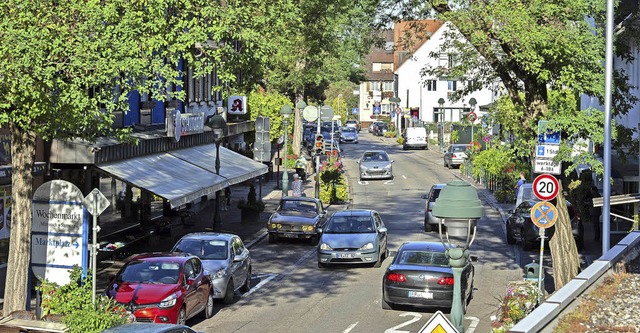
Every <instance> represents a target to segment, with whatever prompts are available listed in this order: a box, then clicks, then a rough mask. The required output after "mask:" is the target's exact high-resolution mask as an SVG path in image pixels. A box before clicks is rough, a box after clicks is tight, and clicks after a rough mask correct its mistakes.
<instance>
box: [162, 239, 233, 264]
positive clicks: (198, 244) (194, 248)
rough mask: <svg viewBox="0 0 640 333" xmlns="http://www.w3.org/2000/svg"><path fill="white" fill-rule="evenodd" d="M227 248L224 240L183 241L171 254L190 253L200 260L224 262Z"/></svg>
mask: <svg viewBox="0 0 640 333" xmlns="http://www.w3.org/2000/svg"><path fill="white" fill-rule="evenodd" d="M228 248H229V246H228V244H227V241H226V240H217V239H214V240H202V239H183V240H181V241H180V242H179V243H178V244H176V246H175V247H174V249H173V252H184V253H190V254H193V255H194V256H198V258H200V259H202V260H226V259H227V249H228Z"/></svg>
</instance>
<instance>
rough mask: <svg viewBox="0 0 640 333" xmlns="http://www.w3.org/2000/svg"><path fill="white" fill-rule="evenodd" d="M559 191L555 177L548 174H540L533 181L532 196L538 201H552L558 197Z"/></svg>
mask: <svg viewBox="0 0 640 333" xmlns="http://www.w3.org/2000/svg"><path fill="white" fill-rule="evenodd" d="M559 189H560V185H559V184H558V180H557V179H556V177H554V176H553V175H550V174H548V173H545V174H542V175H540V176H538V177H536V179H534V180H533V194H534V195H535V196H536V198H538V199H540V200H543V201H549V200H553V199H554V198H555V197H556V196H557V195H558V190H559Z"/></svg>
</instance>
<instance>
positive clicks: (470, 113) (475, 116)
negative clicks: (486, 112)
mask: <svg viewBox="0 0 640 333" xmlns="http://www.w3.org/2000/svg"><path fill="white" fill-rule="evenodd" d="M467 117H468V118H469V121H470V122H474V121H476V119H478V115H477V114H476V113H475V112H469V114H468V115H467Z"/></svg>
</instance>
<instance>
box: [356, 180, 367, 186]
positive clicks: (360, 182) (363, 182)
mask: <svg viewBox="0 0 640 333" xmlns="http://www.w3.org/2000/svg"><path fill="white" fill-rule="evenodd" d="M358 184H360V185H369V182H368V181H366V180H365V181H362V180H359V181H358Z"/></svg>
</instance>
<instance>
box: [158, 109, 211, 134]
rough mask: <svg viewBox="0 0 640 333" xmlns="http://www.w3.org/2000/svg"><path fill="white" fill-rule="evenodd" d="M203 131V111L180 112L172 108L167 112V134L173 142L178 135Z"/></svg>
mask: <svg viewBox="0 0 640 333" xmlns="http://www.w3.org/2000/svg"><path fill="white" fill-rule="evenodd" d="M202 132H204V112H190V113H181V112H180V110H173V111H172V112H171V113H169V121H168V126H167V135H168V136H169V137H171V138H172V139H173V140H174V141H175V142H178V141H180V137H182V136H186V135H191V134H196V133H202Z"/></svg>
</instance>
